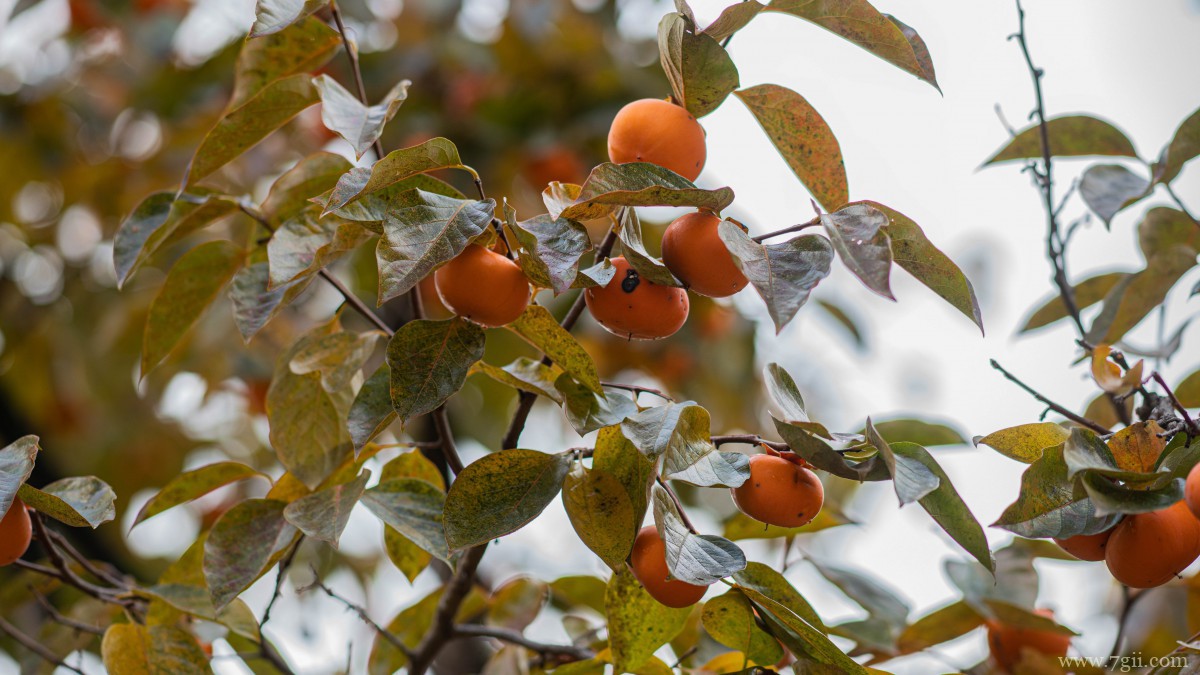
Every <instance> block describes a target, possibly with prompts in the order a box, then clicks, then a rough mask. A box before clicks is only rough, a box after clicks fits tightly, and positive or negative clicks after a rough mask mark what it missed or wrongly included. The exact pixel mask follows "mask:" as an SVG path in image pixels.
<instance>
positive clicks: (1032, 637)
mask: <svg viewBox="0 0 1200 675" xmlns="http://www.w3.org/2000/svg"><path fill="white" fill-rule="evenodd" d="M1035 611H1036V613H1038V614H1040V615H1042V616H1044V617H1046V618H1048V619H1053V618H1054V612H1052V611H1050V610H1048V609H1039V610H1035ZM987 636H988V649H989V650H990V651H991V653H992V658H993V659H995V660H996V665H998V666H999V667H1000V670H1002V671H1003V672H1006V673H1009V672H1012V670H1013V667H1014V666H1016V665H1017V664H1018V663H1020V662H1021V650H1023V649H1032V650H1033V651H1035V652H1040V653H1042V654H1045V655H1046V656H1050V657H1060V656H1066V655H1067V649H1068V648H1069V647H1070V646H1071V636H1070V635H1063V634H1062V633H1054V632H1051V631H1045V630H1036V629H1032V628H1020V627H1017V626H1009V625H1006V624H1002V623H1000V622H998V621H988V622H987Z"/></svg>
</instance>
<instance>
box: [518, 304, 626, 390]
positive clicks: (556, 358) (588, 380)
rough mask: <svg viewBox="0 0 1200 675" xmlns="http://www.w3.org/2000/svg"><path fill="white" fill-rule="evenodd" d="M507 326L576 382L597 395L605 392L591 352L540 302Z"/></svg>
mask: <svg viewBox="0 0 1200 675" xmlns="http://www.w3.org/2000/svg"><path fill="white" fill-rule="evenodd" d="M505 327H506V328H508V329H509V330H511V331H512V332H514V333H516V334H517V335H519V336H521V338H522V339H524V340H525V341H526V342H528V343H529V344H531V345H533V346H534V347H537V349H538V351H540V352H541V353H543V354H545V355H546V356H548V357H550V360H551V361H553V362H554V364H555V365H556V366H558V367H559V368H562V369H563V371H564V372H566V373H567V374H569V375H570V376H571V377H572V378H574V380H575V381H576V382H578V383H579V384H582V385H583V386H585V387H587V388H588V389H590V390H592V391H593V392H595V393H597V394H602V393H603V390H602V389H601V388H600V375H599V374H597V372H596V364H595V363H594V362H593V361H592V357H591V355H590V354H588V352H587V350H586V349H584V348H583V346H581V345H580V344H579V341H578V340H576V339H575V336H573V335H571V333H570V331H568V330H566V329H564V328H563V327H562V326H561V325H559V323H558V321H556V320H555V319H554V315H552V314H551V313H550V310H548V309H546V308H545V307H542V306H541V305H538V304H530V305H529V306H528V307H526V308H525V311H524V312H522V313H521V316H519V317H517V319H516V321H513V322H512V323H510V324H509V325H508V326H505Z"/></svg>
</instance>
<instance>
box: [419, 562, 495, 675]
mask: <svg viewBox="0 0 1200 675" xmlns="http://www.w3.org/2000/svg"><path fill="white" fill-rule="evenodd" d="M485 550H487V544H482V545H480V546H476V547H474V548H470V549H467V552H466V553H465V554H464V555H463V557H462V560H460V561H459V562H458V569H456V570H455V571H454V576H452V577H450V579H449V581H447V582H446V586H445V590H443V591H442V597H441V599H440V600H438V605H437V610H436V612H435V613H434V618H433V625H432V626H431V628H430V629H429V632H428V633H426V634H425V637H423V638H422V639H421V642H420V644H418V645H417V647H416V649H414V650H412V658H411V660H410V661H409V664H410V665H409V670H408V672H409V674H410V675H424V673H425V671H426V670H428V669H429V666H430V665H431V664H432V663H433V659H434V658H435V657H437V654H438V652H439V651H441V649H442V646H444V645H445V644H446V641H447V640H449V639H450V638H451V636H453V635H454V618H455V615H456V614H457V613H458V608H459V607H461V606H462V603H463V600H465V599H466V597H467V593H469V592H470V591H471V586H472V584H474V582H475V572H476V570H478V569H479V561H480V560H482V559H483V553H484V551H485Z"/></svg>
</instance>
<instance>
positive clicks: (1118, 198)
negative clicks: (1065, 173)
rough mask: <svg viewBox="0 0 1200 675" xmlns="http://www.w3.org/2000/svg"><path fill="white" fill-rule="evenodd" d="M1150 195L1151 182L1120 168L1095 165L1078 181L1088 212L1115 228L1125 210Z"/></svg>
mask: <svg viewBox="0 0 1200 675" xmlns="http://www.w3.org/2000/svg"><path fill="white" fill-rule="evenodd" d="M1148 194H1150V181H1149V180H1146V179H1145V178H1142V177H1141V176H1139V175H1137V174H1136V173H1133V172H1132V171H1130V170H1129V169H1126V168H1125V167H1123V166H1121V165H1120V164H1094V165H1092V166H1089V167H1088V168H1087V170H1086V171H1084V172H1083V177H1082V178H1081V179H1080V180H1079V196H1080V197H1082V198H1083V201H1084V203H1085V204H1087V206H1088V208H1089V209H1091V210H1092V213H1095V214H1096V215H1097V216H1099V217H1100V220H1102V221H1104V226H1105V227H1112V219H1113V217H1114V216H1116V215H1117V213H1119V212H1120V211H1121V210H1122V209H1124V208H1125V207H1127V206H1130V205H1132V204H1133V203H1135V202H1137V201H1138V200H1140V199H1141V198H1142V197H1145V196H1146V195H1148Z"/></svg>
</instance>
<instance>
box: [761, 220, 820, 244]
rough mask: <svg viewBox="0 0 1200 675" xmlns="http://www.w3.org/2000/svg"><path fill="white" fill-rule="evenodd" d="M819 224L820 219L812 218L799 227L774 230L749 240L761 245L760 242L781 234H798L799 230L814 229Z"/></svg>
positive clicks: (793, 226)
mask: <svg viewBox="0 0 1200 675" xmlns="http://www.w3.org/2000/svg"><path fill="white" fill-rule="evenodd" d="M820 224H821V217H820V216H817V217H816V218H813V219H812V220H810V221H808V222H807V223H800V224H799V225H792V226H791V227H785V228H783V229H782V230H775V231H774V232H768V233H766V234H760V235H758V236H757V237H750V240H751V241H756V242H758V243H760V244H761V243H762V242H764V241H766V240H768V239H770V238H772V237H778V236H780V235H783V234H791V233H792V232H799V231H801V230H807V229H808V228H810V227H816V226H817V225H820Z"/></svg>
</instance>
